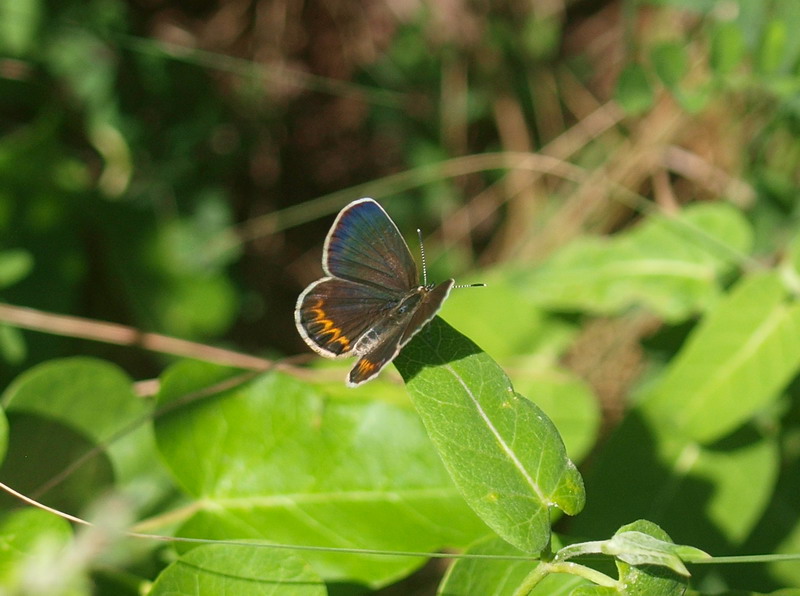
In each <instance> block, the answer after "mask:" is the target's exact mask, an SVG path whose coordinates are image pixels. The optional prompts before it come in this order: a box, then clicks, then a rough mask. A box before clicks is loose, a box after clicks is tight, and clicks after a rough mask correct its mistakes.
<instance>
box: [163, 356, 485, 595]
mask: <svg viewBox="0 0 800 596" xmlns="http://www.w3.org/2000/svg"><path fill="white" fill-rule="evenodd" d="M230 376H231V373H230V372H229V371H224V370H221V369H217V368H215V367H210V366H207V365H201V364H198V363H189V362H187V363H182V364H181V365H179V366H177V367H175V368H174V369H172V370H171V371H170V372H168V373H167V375H166V376H165V378H164V380H163V389H162V395H161V402H162V404H166V403H170V402H172V401H173V400H175V399H177V398H179V397H180V396H182V395H191V394H192V392H194V391H198V390H200V391H211V394H209V395H207V396H206V397H205V398H204V399H199V400H197V401H195V402H193V403H191V404H187V405H185V406H182V407H180V408H178V409H176V410H174V411H172V412H170V413H168V414H166V415H164V416H163V417H161V418H160V419H159V420H157V421H156V433H157V439H158V445H159V448H160V450H161V452H162V454H163V456H164V459H165V461H166V462H167V464H168V466H169V467H170V469H171V471H172V473H173V475H174V476H175V479H176V480H177V481H178V483H179V484H180V485H181V486H182V487H183V488H184V490H185V491H186V492H187V493H188V494H189V495H190V496H192V497H193V498H194V499H195V505H194V508H193V510H194V513H193V514H192V515H191V517H190V518H189V519H188V520H186V522H185V523H184V524H183V525H182V528H181V530H180V532H181V533H182V534H183V535H187V536H195V537H203V538H251V539H262V540H269V541H272V542H279V543H292V544H301V545H306V546H333V547H342V548H361V549H382V550H402V551H417V552H420V551H421V552H426V551H431V550H436V549H439V548H442V547H443V546H447V545H449V546H458V545H464V544H466V543H468V542H470V541H472V540H474V539H475V538H476V537H477V536H481V535H484V534H485V533H486V532H487V531H488V530H487V528H486V526H485V525H484V524H482V523H481V522H480V521H479V520H478V519H477V518H476V517H475V515H474V514H473V513H472V511H471V510H470V509H469V508H468V507H467V505H466V504H465V503H464V501H463V499H462V498H461V497H460V496H459V494H458V492H457V491H456V489H455V487H454V486H453V485H452V482H451V481H450V479H449V477H448V476H447V473H446V472H445V470H444V468H443V467H442V465H441V463H440V461H439V459H438V457H437V455H436V452H435V450H434V449H433V447H432V446H431V444H430V441H429V440H428V439H427V437H426V435H425V431H424V429H423V428H422V425H421V424H420V422H419V419H418V418H417V416H416V414H414V412H413V411H410V410H409V409H408V408H403V407H398V406H395V405H391V404H387V403H381V402H371V401H366V400H364V398H363V397H361V398H358V399H351V400H345V399H343V398H337V399H335V400H327V399H325V397H324V396H323V395H321V394H319V393H318V391H317V390H316V389H315V388H313V387H312V386H310V385H307V384H305V383H301V382H300V381H297V380H294V379H292V378H289V377H287V376H285V375H281V374H267V375H263V376H261V377H259V378H258V379H256V380H254V381H251V382H249V383H247V384H244V385H237V386H235V387H228V388H226V389H224V390H222V389H215V386H216V383H219V382H220V381H225V380H227V379H229V378H230ZM304 556H305V557H306V558H307V560H308V561H309V562H310V563H311V564H312V566H313V567H314V569H315V570H316V571H317V572H318V573H320V575H322V576H323V577H325V578H326V579H337V580H345V579H347V580H348V581H360V582H363V583H368V584H370V585H380V584H383V583H386V582H388V581H390V580H392V579H394V578H397V577H400V576H402V575H405V574H406V573H408V572H409V570H411V569H413V568H415V567H417V566H419V565H420V564H421V563H422V560H421V559H420V558H413V557H387V556H383V557H376V556H371V555H358V554H334V553H320V552H314V553H307V554H306V555H304Z"/></svg>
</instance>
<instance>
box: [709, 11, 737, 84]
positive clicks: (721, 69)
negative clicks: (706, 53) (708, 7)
mask: <svg viewBox="0 0 800 596" xmlns="http://www.w3.org/2000/svg"><path fill="white" fill-rule="evenodd" d="M744 50H745V48H744V37H743V36H742V30H741V29H740V28H739V27H738V26H737V25H736V24H735V23H730V22H725V23H717V24H716V25H715V27H714V30H713V31H712V33H711V57H710V60H711V67H712V68H713V69H714V71H716V73H717V74H718V75H727V74H730V73H731V72H733V70H734V69H735V68H736V67H737V66H738V65H739V64H741V62H742V59H743V58H744Z"/></svg>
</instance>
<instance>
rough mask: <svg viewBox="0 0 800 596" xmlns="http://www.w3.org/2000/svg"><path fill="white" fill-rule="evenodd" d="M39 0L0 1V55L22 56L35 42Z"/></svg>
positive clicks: (39, 8) (39, 14)
mask: <svg viewBox="0 0 800 596" xmlns="http://www.w3.org/2000/svg"><path fill="white" fill-rule="evenodd" d="M42 12H43V11H42V3H41V2H40V0H0V54H6V55H9V54H10V55H12V56H23V55H25V54H27V53H28V52H30V51H31V50H32V49H33V47H34V45H35V44H36V41H37V34H38V29H39V26H40V22H41V20H42Z"/></svg>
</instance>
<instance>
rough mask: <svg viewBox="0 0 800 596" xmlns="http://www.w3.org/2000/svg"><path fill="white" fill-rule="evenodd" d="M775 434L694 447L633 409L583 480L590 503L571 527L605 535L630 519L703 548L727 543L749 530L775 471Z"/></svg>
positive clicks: (579, 531)
mask: <svg viewBox="0 0 800 596" xmlns="http://www.w3.org/2000/svg"><path fill="white" fill-rule="evenodd" d="M779 461H780V457H779V449H778V444H777V441H776V439H775V438H774V437H763V436H758V435H756V434H755V433H754V432H752V431H749V432H741V433H739V434H738V435H737V436H735V437H731V438H730V439H729V440H728V441H726V442H720V443H718V444H715V445H713V446H705V447H704V446H701V445H698V444H697V443H696V442H694V441H692V440H689V439H686V438H685V437H683V436H682V435H678V434H675V433H669V432H661V427H660V426H659V425H658V421H649V420H647V419H644V418H642V416H641V413H640V412H639V411H638V410H634V411H632V412H631V413H630V414H629V415H628V417H627V418H626V419H625V421H624V422H623V423H622V424H621V425H620V427H619V428H617V429H616V431H615V432H614V434H613V435H612V436H611V437H610V439H609V440H608V442H607V443H606V445H605V446H604V448H603V451H602V452H601V453H600V454H599V456H598V457H597V460H596V461H595V462H594V465H593V467H592V473H591V474H590V475H589V476H588V477H587V491H588V492H589V493H590V494H596V495H602V498H599V499H593V500H589V502H588V503H587V507H586V510H585V511H584V512H583V515H581V516H580V517H578V518H577V519H576V520H574V522H573V525H572V526H571V529H572V531H573V532H574V533H576V534H582V535H586V536H598V535H600V536H602V535H608V534H610V533H611V532H613V531H614V528H615V526H616V525H618V524H620V523H622V522H623V521H624V520H625V519H630V518H631V517H641V518H647V519H652V520H655V521H663V522H664V523H666V522H667V520H668V521H669V524H670V529H671V530H672V531H673V532H676V533H679V534H680V535H681V536H682V539H683V540H684V541H686V542H688V543H690V544H694V545H697V546H699V547H701V548H703V549H705V550H708V551H710V552H714V551H715V550H719V549H724V548H730V545H731V544H738V543H741V542H742V541H743V540H744V539H745V538H746V537H747V536H748V534H749V533H750V532H751V531H752V530H753V528H754V527H756V524H757V523H758V520H759V519H760V518H761V516H762V514H763V512H764V508H765V507H766V505H767V503H769V499H770V496H771V494H772V491H773V490H774V486H775V481H776V478H777V475H778V470H779Z"/></svg>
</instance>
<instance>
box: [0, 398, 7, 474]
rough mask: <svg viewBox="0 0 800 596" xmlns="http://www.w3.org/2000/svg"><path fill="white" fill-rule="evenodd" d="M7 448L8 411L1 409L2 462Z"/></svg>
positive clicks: (0, 441) (0, 438)
mask: <svg viewBox="0 0 800 596" xmlns="http://www.w3.org/2000/svg"><path fill="white" fill-rule="evenodd" d="M6 449H8V418H6V413H5V412H4V411H3V410H0V462H2V461H3V458H5V456H6Z"/></svg>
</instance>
